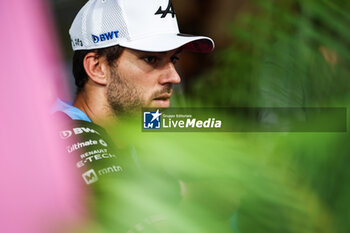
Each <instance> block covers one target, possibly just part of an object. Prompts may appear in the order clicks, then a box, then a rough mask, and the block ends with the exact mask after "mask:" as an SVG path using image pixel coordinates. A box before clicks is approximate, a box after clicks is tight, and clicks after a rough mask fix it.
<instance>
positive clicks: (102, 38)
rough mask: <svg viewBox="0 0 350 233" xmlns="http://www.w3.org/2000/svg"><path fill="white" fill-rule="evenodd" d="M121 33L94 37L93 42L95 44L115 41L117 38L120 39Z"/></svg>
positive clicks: (115, 32)
mask: <svg viewBox="0 0 350 233" xmlns="http://www.w3.org/2000/svg"><path fill="white" fill-rule="evenodd" d="M118 33H119V31H112V32H107V33H102V34H100V35H99V36H96V35H92V40H93V41H94V43H95V44H97V43H100V42H103V41H106V40H113V39H116V38H119V34H118Z"/></svg>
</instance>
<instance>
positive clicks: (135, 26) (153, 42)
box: [69, 0, 214, 53]
mask: <svg viewBox="0 0 350 233" xmlns="http://www.w3.org/2000/svg"><path fill="white" fill-rule="evenodd" d="M69 34H70V36H71V40H72V46H73V50H74V51H76V50H91V49H100V48H106V47H110V46H114V45H120V46H122V47H126V48H131V49H136V50H141V51H149V52H165V51H170V50H173V49H176V48H179V47H181V46H183V48H184V49H186V50H189V51H191V52H201V53H208V52H211V51H212V50H213V49H214V41H213V40H212V39H210V38H208V37H204V36H193V35H188V34H182V33H180V32H179V27H178V24H177V19H176V13H175V11H174V8H173V5H172V3H171V0H89V1H88V2H87V3H86V4H85V5H84V6H83V8H82V9H81V10H80V11H79V13H78V14H77V16H76V17H75V19H74V21H73V24H72V26H71V28H70V29H69Z"/></svg>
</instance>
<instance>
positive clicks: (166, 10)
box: [155, 0, 176, 18]
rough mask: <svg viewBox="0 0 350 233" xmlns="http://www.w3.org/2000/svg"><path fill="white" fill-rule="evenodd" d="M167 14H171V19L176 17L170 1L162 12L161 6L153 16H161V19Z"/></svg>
mask: <svg viewBox="0 0 350 233" xmlns="http://www.w3.org/2000/svg"><path fill="white" fill-rule="evenodd" d="M168 14H171V17H173V18H174V17H175V15H176V13H175V11H174V7H173V4H172V2H171V0H169V3H168V6H167V8H166V9H165V10H164V11H163V10H162V6H160V7H159V9H158V10H157V12H156V13H155V15H162V16H161V18H165V17H166V16H167V15H168Z"/></svg>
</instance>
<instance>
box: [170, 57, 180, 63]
mask: <svg viewBox="0 0 350 233" xmlns="http://www.w3.org/2000/svg"><path fill="white" fill-rule="evenodd" d="M178 60H180V58H179V57H177V56H172V57H171V62H172V63H173V64H174V65H175V64H176V62H177V61H178Z"/></svg>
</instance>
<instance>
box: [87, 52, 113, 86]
mask: <svg viewBox="0 0 350 233" xmlns="http://www.w3.org/2000/svg"><path fill="white" fill-rule="evenodd" d="M84 69H85V71H86V74H87V75H88V77H89V78H90V79H91V80H92V81H93V82H95V83H97V84H100V85H107V74H108V64H107V61H106V59H105V58H104V57H99V56H97V54H96V53H94V52H91V53H88V54H86V56H85V57H84Z"/></svg>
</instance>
